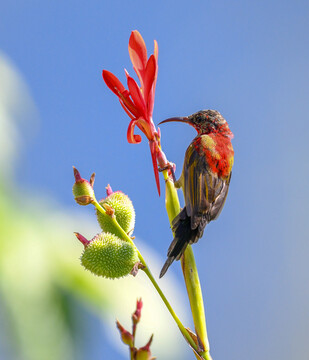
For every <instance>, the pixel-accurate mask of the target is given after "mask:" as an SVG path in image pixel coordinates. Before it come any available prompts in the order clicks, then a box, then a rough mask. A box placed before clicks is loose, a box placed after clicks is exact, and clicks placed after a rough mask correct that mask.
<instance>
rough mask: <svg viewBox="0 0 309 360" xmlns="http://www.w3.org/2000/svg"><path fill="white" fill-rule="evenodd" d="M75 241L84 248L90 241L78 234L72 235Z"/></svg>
mask: <svg viewBox="0 0 309 360" xmlns="http://www.w3.org/2000/svg"><path fill="white" fill-rule="evenodd" d="M74 234H75V236H76V237H77V239H78V240H79V241H80V242H81V243H82V244H83V245H84V246H85V248H86V247H87V246H88V245H89V244H90V241H89V240H87V239H86V238H85V237H84V236H83V235H81V234H80V233H78V232H75V233H74Z"/></svg>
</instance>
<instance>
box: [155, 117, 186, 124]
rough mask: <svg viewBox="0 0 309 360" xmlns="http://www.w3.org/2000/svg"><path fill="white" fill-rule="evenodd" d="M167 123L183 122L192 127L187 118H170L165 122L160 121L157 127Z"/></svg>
mask: <svg viewBox="0 0 309 360" xmlns="http://www.w3.org/2000/svg"><path fill="white" fill-rule="evenodd" d="M167 122H184V123H187V124H190V125H192V122H191V121H190V119H189V118H188V117H172V118H168V119H166V120H163V121H161V122H160V123H159V124H158V125H161V124H164V123H167Z"/></svg>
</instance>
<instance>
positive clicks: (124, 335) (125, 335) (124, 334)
mask: <svg viewBox="0 0 309 360" xmlns="http://www.w3.org/2000/svg"><path fill="white" fill-rule="evenodd" d="M116 326H117V328H118V330H119V332H120V336H121V340H122V341H123V343H125V344H126V345H129V346H130V347H133V335H132V334H131V333H130V332H129V331H127V330H126V329H125V328H124V327H123V326H122V325H121V324H120V322H119V321H118V320H117V321H116Z"/></svg>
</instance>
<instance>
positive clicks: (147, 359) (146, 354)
mask: <svg viewBox="0 0 309 360" xmlns="http://www.w3.org/2000/svg"><path fill="white" fill-rule="evenodd" d="M152 339H153V335H151V337H150V339H149V341H148V343H147V344H146V345H145V346H143V347H141V348H140V349H138V350H137V352H136V360H153V359H155V358H154V357H152V356H151V351H150V345H151V342H152Z"/></svg>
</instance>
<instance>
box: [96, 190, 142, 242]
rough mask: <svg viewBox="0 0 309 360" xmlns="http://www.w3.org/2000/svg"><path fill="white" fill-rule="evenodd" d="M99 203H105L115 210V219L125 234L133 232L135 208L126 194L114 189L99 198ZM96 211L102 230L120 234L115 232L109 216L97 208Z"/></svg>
mask: <svg viewBox="0 0 309 360" xmlns="http://www.w3.org/2000/svg"><path fill="white" fill-rule="evenodd" d="M99 203H100V205H102V206H104V205H107V206H108V207H111V208H112V209H114V210H115V214H114V215H115V217H116V220H117V222H118V224H119V225H120V226H121V227H122V229H123V230H124V231H125V232H126V233H127V234H130V233H132V232H133V230H134V225H135V210H134V207H133V204H132V201H131V200H130V199H129V197H128V196H127V195H125V194H124V193H123V192H121V191H116V192H113V193H111V194H110V195H109V196H107V197H106V198H105V199H102V200H100V202H99ZM96 213H97V219H98V222H99V224H100V227H101V229H102V230H103V231H105V232H110V233H112V234H115V235H117V236H119V235H120V234H118V233H116V230H115V226H114V224H113V223H112V220H111V218H110V217H109V216H104V215H102V214H101V213H100V212H99V211H98V210H96Z"/></svg>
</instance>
